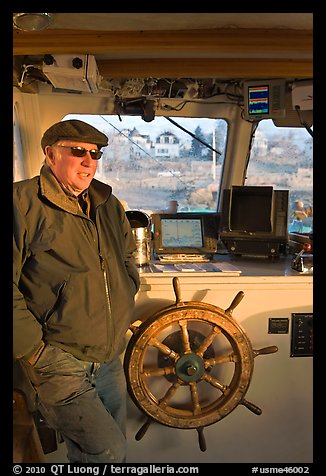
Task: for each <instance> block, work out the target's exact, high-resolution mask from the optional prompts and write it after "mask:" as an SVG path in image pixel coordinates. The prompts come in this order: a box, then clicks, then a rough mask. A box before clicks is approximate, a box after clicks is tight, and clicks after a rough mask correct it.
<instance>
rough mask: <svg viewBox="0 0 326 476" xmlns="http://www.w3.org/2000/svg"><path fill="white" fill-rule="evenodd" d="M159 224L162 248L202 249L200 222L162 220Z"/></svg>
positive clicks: (191, 220)
mask: <svg viewBox="0 0 326 476" xmlns="http://www.w3.org/2000/svg"><path fill="white" fill-rule="evenodd" d="M161 222H162V245H163V247H164V248H180V247H181V248H202V246H203V237H202V229H201V220H199V219H197V220H196V219H186V218H185V219H180V220H175V219H169V218H166V219H164V218H162V220H161Z"/></svg>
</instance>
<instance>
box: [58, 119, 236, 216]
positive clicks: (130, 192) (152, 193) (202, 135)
mask: <svg viewBox="0 0 326 476" xmlns="http://www.w3.org/2000/svg"><path fill="white" fill-rule="evenodd" d="M65 119H81V120H84V121H86V122H88V123H90V124H92V125H94V126H95V127H97V128H98V129H99V130H101V131H102V132H104V134H106V135H107V136H108V138H109V145H108V147H106V148H104V149H103V156H102V159H101V160H100V161H99V163H98V168H97V172H96V175H95V178H97V179H99V180H101V181H103V182H105V183H108V184H109V185H111V186H112V188H113V193H114V195H116V196H117V197H118V198H119V199H120V200H122V201H123V202H125V206H126V208H128V209H137V210H144V211H150V212H152V211H162V210H167V209H168V207H169V204H170V203H172V202H173V203H175V201H177V203H178V211H216V199H217V191H218V184H219V181H220V177H221V172H222V162H223V160H224V150H225V145H226V136H227V123H226V121H224V120H222V119H208V118H184V117H178V118H175V122H176V123H178V124H179V125H180V126H181V127H182V128H184V129H186V130H188V131H190V132H191V133H192V134H195V135H196V136H197V137H199V139H200V140H201V141H200V142H199V141H197V140H196V139H194V138H193V137H192V136H191V135H189V134H187V133H186V132H184V131H183V130H182V129H180V128H178V127H177V126H175V125H174V124H172V123H170V122H168V120H167V119H166V118H164V117H156V118H155V119H154V120H153V121H152V122H150V123H147V122H145V121H143V120H142V119H141V118H140V117H138V116H122V117H121V120H120V119H119V118H118V117H117V116H90V115H83V116H81V115H73V114H70V115H69V116H67V117H66V118H65ZM205 144H207V145H205ZM210 147H211V148H212V149H214V150H212V149H211V148H210Z"/></svg>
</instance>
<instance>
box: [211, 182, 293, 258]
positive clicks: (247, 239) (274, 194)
mask: <svg viewBox="0 0 326 476" xmlns="http://www.w3.org/2000/svg"><path fill="white" fill-rule="evenodd" d="M288 200H289V192H288V190H274V189H273V187H271V186H250V185H243V186H236V185H235V186H232V187H231V189H226V190H224V191H223V194H222V219H221V233H220V236H221V239H222V241H223V242H225V243H226V245H227V248H228V249H229V251H231V252H234V253H238V254H256V253H257V254H264V255H265V254H273V253H275V254H278V251H279V248H280V247H279V246H276V245H275V243H278V244H280V245H282V247H284V246H283V245H286V243H287V239H288ZM259 250H260V251H259ZM272 250H275V251H272Z"/></svg>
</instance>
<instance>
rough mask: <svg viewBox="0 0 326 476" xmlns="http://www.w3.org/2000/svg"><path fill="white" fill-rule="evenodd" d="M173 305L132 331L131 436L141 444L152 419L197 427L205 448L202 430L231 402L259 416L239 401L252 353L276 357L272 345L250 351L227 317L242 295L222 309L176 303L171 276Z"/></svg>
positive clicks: (128, 370) (127, 365)
mask: <svg viewBox="0 0 326 476" xmlns="http://www.w3.org/2000/svg"><path fill="white" fill-rule="evenodd" d="M173 288H174V292H175V296H176V303H175V304H174V305H171V306H168V307H165V308H164V309H162V310H160V311H158V312H156V313H155V314H154V315H153V316H151V317H150V318H148V319H147V320H146V321H144V322H143V323H142V324H140V325H139V326H135V325H133V326H131V330H132V332H133V335H132V336H131V338H130V340H129V343H128V346H127V349H126V352H125V358H124V369H125V374H126V379H127V386H128V392H129V395H130V396H131V398H132V400H133V401H134V403H135V404H136V406H137V407H138V408H139V409H140V410H141V411H142V412H143V413H144V414H145V415H146V416H147V419H146V422H145V423H144V425H143V426H142V427H141V428H140V430H139V431H138V433H137V434H136V439H137V440H140V439H141V438H142V437H143V436H144V434H145V432H146V431H147V429H148V427H149V425H150V423H151V422H152V421H155V422H158V423H161V424H163V425H166V426H169V427H173V428H181V429H196V430H197V432H198V437H199V446H200V449H201V450H202V451H205V450H206V442H205V438H204V433H203V430H204V427H205V426H208V425H212V424H213V423H216V422H218V421H219V420H221V419H222V418H224V417H226V416H227V415H228V414H229V413H231V412H232V411H233V410H234V409H235V408H236V407H237V406H238V405H244V406H245V407H246V408H248V409H249V410H251V411H252V412H253V413H255V414H256V415H260V414H261V413H262V411H261V409H260V408H259V407H257V406H256V405H255V404H253V403H251V402H249V401H248V400H246V399H245V395H246V393H247V390H248V388H249V385H250V382H251V377H252V373H253V368H254V358H255V357H256V356H258V355H263V354H270V353H273V352H277V350H278V349H277V347H276V346H270V347H265V348H263V349H260V350H253V348H252V346H251V343H250V341H249V338H248V337H247V335H246V333H245V331H244V330H243V329H242V327H241V326H240V325H239V324H238V323H237V322H236V321H235V320H234V319H233V317H232V312H233V310H234V308H235V307H236V306H237V305H238V304H239V303H240V301H241V300H242V298H243V297H244V293H243V292H242V291H240V292H238V294H237V295H236V296H235V298H234V299H233V301H232V303H231V305H230V306H229V307H228V308H227V309H225V310H223V309H221V308H219V307H217V306H214V305H211V304H207V303H202V302H196V301H188V302H182V300H181V292H180V283H179V280H178V278H177V277H174V278H173Z"/></svg>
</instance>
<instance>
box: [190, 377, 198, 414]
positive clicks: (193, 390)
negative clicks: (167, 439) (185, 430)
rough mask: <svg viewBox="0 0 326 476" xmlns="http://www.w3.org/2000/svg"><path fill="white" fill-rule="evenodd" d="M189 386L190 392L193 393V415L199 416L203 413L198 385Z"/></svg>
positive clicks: (194, 383)
mask: <svg viewBox="0 0 326 476" xmlns="http://www.w3.org/2000/svg"><path fill="white" fill-rule="evenodd" d="M189 385H190V392H191V400H192V403H193V407H194V411H193V414H194V415H198V414H199V413H201V406H200V403H199V395H198V389H197V384H196V382H189Z"/></svg>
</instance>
